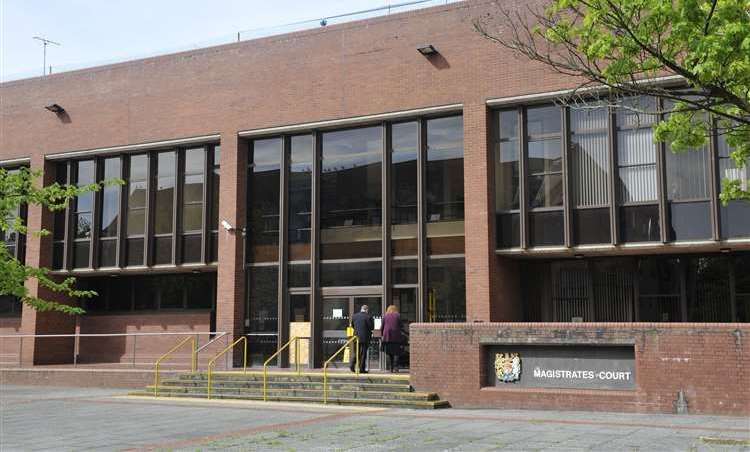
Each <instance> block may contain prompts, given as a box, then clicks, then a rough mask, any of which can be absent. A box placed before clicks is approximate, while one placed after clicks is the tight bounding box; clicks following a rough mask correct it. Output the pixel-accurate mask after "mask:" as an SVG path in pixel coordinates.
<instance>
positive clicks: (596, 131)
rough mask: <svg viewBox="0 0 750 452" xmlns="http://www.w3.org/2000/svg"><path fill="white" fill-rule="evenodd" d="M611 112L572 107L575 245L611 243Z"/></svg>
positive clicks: (571, 135) (571, 153) (571, 138)
mask: <svg viewBox="0 0 750 452" xmlns="http://www.w3.org/2000/svg"><path fill="white" fill-rule="evenodd" d="M609 151H610V150H609V110H608V109H607V107H606V106H601V105H600V106H597V105H596V104H591V105H587V106H581V107H571V108H570V150H569V152H570V154H569V155H570V159H571V170H572V173H573V174H572V179H573V183H572V197H573V200H572V201H573V206H572V207H573V211H572V214H573V242H574V243H575V244H578V245H586V244H596V243H609V242H610V241H611V237H610V227H609V223H610V222H609V176H610V171H609V165H610V162H609Z"/></svg>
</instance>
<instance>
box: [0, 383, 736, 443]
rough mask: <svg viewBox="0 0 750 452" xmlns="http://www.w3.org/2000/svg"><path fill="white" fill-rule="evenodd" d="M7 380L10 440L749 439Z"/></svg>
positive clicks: (593, 420) (708, 424)
mask: <svg viewBox="0 0 750 452" xmlns="http://www.w3.org/2000/svg"><path fill="white" fill-rule="evenodd" d="M126 392H127V391H123V390H111V389H80V388H48V387H24V386H4V387H2V388H0V450H2V451H15V450H129V449H136V450H138V449H151V450H154V449H156V450H186V451H197V450H228V449H229V450H279V451H292V450H297V451H308V450H320V451H324V450H326V451H327V450H357V451H366V450H367V451H369V450H373V451H374V450H377V451H380V450H409V451H414V450H425V451H437V450H457V451H463V450H466V451H473V450H605V451H608V452H609V451H618V450H628V451H630V450H644V451H646V450H648V451H651V450H660V451H661V450H679V451H686V450H690V451H693V450H696V451H701V450H707V451H708V450H748V451H750V420H749V419H745V418H736V417H719V416H671V415H638V414H614V413H580V412H561V411H519V410H458V409H447V410H439V411H411V410H397V409H380V408H378V409H374V408H348V407H336V406H330V407H324V406H321V405H299V404H279V403H268V404H265V403H262V402H241V401H219V402H214V401H210V402H209V401H201V400H169V399H159V400H154V399H150V398H133V397H127V396H125V393H126Z"/></svg>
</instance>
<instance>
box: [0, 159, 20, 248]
mask: <svg viewBox="0 0 750 452" xmlns="http://www.w3.org/2000/svg"><path fill="white" fill-rule="evenodd" d="M0 171H7V173H8V174H18V173H19V171H20V170H19V169H12V170H4V169H2V168H0ZM24 212H25V206H16V207H15V208H13V209H12V210H11V211H10V212H9V213H8V216H7V217H6V218H5V222H6V224H7V225H8V229H7V230H6V231H0V246H2V245H3V244H4V245H5V248H6V249H7V250H8V254H10V256H12V257H14V258H16V259H18V260H19V261H21V262H23V260H24V251H25V249H24V248H25V244H24V240H23V236H22V235H21V233H20V232H19V231H17V230H16V229H15V227H14V224H15V222H16V219H17V218H19V217H20V218H21V220H22V222H23V223H25V220H26V219H25V214H24Z"/></svg>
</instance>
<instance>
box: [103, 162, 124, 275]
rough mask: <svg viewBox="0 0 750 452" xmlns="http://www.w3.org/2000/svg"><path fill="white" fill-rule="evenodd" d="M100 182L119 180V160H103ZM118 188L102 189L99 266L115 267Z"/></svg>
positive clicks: (118, 210) (112, 186)
mask: <svg viewBox="0 0 750 452" xmlns="http://www.w3.org/2000/svg"><path fill="white" fill-rule="evenodd" d="M103 164H104V173H103V175H102V176H103V177H102V180H113V179H120V178H121V177H122V175H121V174H120V158H119V157H112V158H108V159H104V161H103ZM120 190H121V188H120V186H119V185H107V186H105V187H104V188H102V190H101V191H102V194H101V197H102V201H101V202H102V207H101V213H100V215H101V219H100V223H99V266H100V267H116V266H117V265H118V263H117V256H118V253H117V232H118V231H119V227H120Z"/></svg>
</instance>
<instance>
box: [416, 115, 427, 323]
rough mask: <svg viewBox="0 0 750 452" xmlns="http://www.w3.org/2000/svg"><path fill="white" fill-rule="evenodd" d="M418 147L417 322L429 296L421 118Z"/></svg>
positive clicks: (424, 133)
mask: <svg viewBox="0 0 750 452" xmlns="http://www.w3.org/2000/svg"><path fill="white" fill-rule="evenodd" d="M418 137H419V138H418V141H417V143H418V147H417V256H418V259H417V273H418V274H417V284H418V290H417V292H418V293H417V322H422V321H424V312H425V305H426V303H425V299H426V298H427V230H426V227H427V226H426V224H425V223H426V222H425V210H426V209H425V206H426V202H427V199H426V198H425V185H426V176H427V174H426V164H427V124H426V122H425V120H424V119H420V120H419V136H418Z"/></svg>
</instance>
